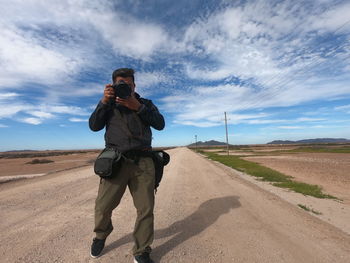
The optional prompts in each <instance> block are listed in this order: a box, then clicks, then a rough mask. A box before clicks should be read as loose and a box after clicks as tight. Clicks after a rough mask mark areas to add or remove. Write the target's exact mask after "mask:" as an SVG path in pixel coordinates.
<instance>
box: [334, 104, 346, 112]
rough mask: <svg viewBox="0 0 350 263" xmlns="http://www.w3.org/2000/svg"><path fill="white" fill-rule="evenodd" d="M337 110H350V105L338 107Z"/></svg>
mask: <svg viewBox="0 0 350 263" xmlns="http://www.w3.org/2000/svg"><path fill="white" fill-rule="evenodd" d="M334 109H335V110H341V111H342V110H350V104H348V105H342V106H337V107H335V108H334Z"/></svg>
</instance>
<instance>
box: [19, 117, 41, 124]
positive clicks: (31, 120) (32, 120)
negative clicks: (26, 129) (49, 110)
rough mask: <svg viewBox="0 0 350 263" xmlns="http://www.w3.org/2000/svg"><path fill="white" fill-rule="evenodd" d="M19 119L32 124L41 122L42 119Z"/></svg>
mask: <svg viewBox="0 0 350 263" xmlns="http://www.w3.org/2000/svg"><path fill="white" fill-rule="evenodd" d="M19 121H21V122H24V123H28V124H33V125H38V124H41V123H42V120H41V119H40V118H22V119H19Z"/></svg>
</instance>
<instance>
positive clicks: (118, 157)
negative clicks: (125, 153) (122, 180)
mask: <svg viewBox="0 0 350 263" xmlns="http://www.w3.org/2000/svg"><path fill="white" fill-rule="evenodd" d="M122 160H123V159H122V154H121V153H120V152H119V151H118V150H117V149H114V148H109V147H107V148H105V149H104V150H103V151H102V152H101V153H100V154H99V156H97V159H96V161H95V165H94V171H95V174H97V175H98V176H100V177H101V178H105V179H108V178H111V177H112V176H113V173H116V172H117V170H119V168H120V167H121V164H122Z"/></svg>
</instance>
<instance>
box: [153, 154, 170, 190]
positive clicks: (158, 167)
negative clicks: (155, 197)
mask: <svg viewBox="0 0 350 263" xmlns="http://www.w3.org/2000/svg"><path fill="white" fill-rule="evenodd" d="M152 154H153V156H152V157H153V162H154V168H155V185H154V188H155V189H156V190H157V188H158V186H159V184H160V181H161V180H162V177H163V171H164V166H165V165H167V164H168V163H169V162H170V156H169V154H167V153H166V152H164V151H152Z"/></svg>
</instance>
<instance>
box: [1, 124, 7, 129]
mask: <svg viewBox="0 0 350 263" xmlns="http://www.w3.org/2000/svg"><path fill="white" fill-rule="evenodd" d="M8 127H9V126H7V125H5V124H0V128H8Z"/></svg>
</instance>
